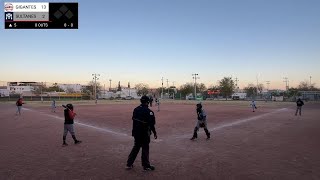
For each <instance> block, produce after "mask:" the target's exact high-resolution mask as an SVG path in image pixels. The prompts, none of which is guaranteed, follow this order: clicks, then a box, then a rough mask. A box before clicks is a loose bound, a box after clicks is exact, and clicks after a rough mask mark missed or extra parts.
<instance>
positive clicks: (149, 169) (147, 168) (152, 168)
mask: <svg viewBox="0 0 320 180" xmlns="http://www.w3.org/2000/svg"><path fill="white" fill-rule="evenodd" d="M155 169H156V168H155V167H154V166H151V165H149V166H145V167H143V170H144V171H154V170H155Z"/></svg>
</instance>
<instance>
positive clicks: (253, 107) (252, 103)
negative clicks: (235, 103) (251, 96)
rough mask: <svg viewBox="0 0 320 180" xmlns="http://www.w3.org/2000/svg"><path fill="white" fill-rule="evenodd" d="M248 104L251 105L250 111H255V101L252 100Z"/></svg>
mask: <svg viewBox="0 0 320 180" xmlns="http://www.w3.org/2000/svg"><path fill="white" fill-rule="evenodd" d="M250 106H251V107H252V112H255V109H257V106H256V102H254V100H252V101H251V104H250Z"/></svg>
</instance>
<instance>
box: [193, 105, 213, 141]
mask: <svg viewBox="0 0 320 180" xmlns="http://www.w3.org/2000/svg"><path fill="white" fill-rule="evenodd" d="M197 116H198V121H197V125H196V127H195V128H194V132H193V136H192V138H191V140H194V139H196V138H198V134H197V132H198V130H199V128H204V131H205V132H206V135H207V139H210V133H209V130H208V127H207V114H206V113H205V111H204V110H203V109H202V104H201V103H198V104H197Z"/></svg>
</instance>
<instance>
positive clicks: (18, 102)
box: [16, 98, 24, 116]
mask: <svg viewBox="0 0 320 180" xmlns="http://www.w3.org/2000/svg"><path fill="white" fill-rule="evenodd" d="M22 104H24V103H23V100H22V98H19V99H18V100H17V102H16V106H17V112H16V115H18V114H19V116H20V115H21V108H22Z"/></svg>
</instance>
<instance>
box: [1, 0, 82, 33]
mask: <svg viewBox="0 0 320 180" xmlns="http://www.w3.org/2000/svg"><path fill="white" fill-rule="evenodd" d="M4 22H5V26H4V27H5V29H78V3H48V2H34V3H32V2H30V3H29V2H28V3H25V2H12V3H10V2H5V3H4Z"/></svg>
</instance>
